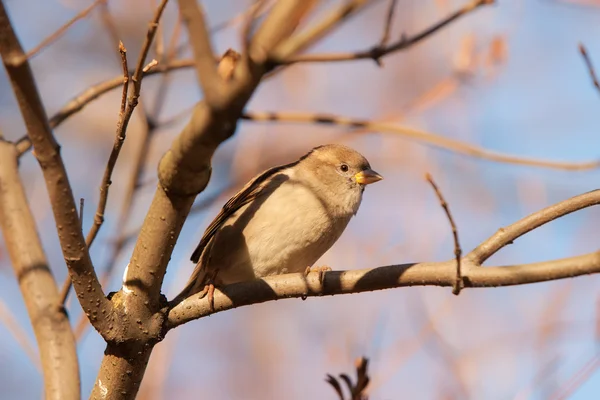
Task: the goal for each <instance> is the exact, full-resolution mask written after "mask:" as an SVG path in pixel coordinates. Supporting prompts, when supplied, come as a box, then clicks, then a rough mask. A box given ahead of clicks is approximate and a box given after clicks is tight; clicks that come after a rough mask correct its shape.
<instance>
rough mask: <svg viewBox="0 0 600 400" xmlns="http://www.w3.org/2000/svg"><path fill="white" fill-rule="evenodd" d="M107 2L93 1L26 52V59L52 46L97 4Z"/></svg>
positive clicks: (104, 0)
mask: <svg viewBox="0 0 600 400" xmlns="http://www.w3.org/2000/svg"><path fill="white" fill-rule="evenodd" d="M107 1H108V0H95V1H94V2H93V3H92V4H90V6H89V7H88V8H86V9H84V10H82V11H81V12H79V13H78V14H77V15H75V16H74V17H73V18H71V19H70V20H69V21H67V22H66V23H65V24H64V25H63V26H61V27H60V28H58V29H57V30H56V32H54V33H52V34H51V35H50V36H48V37H47V38H45V39H44V40H42V42H41V43H40V44H38V45H37V46H36V47H34V48H33V49H31V50H30V51H29V52H27V54H26V57H27V58H28V59H31V58H33V57H35V56H36V55H37V54H38V53H39V52H40V51H41V50H43V49H44V48H46V47H48V46H49V45H50V44H52V42H54V41H56V40H58V39H59V38H60V37H61V36H62V35H64V33H65V32H66V31H67V30H68V29H69V28H70V27H71V26H72V25H73V24H74V23H75V22H77V21H79V20H80V19H83V18H85V17H87V16H88V14H89V13H90V12H92V10H93V9H94V8H96V6H97V5H99V4H106V2H107Z"/></svg>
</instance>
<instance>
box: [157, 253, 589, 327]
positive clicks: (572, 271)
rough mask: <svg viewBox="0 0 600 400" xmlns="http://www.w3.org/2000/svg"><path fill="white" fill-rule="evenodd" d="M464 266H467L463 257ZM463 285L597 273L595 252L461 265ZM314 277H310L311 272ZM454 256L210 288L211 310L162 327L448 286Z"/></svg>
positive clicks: (188, 305) (192, 311)
mask: <svg viewBox="0 0 600 400" xmlns="http://www.w3.org/2000/svg"><path fill="white" fill-rule="evenodd" d="M463 264H465V265H464V266H465V267H466V266H473V264H472V263H471V264H470V265H467V262H466V260H465V259H464V258H463ZM465 269H466V270H467V272H465V273H464V274H463V279H464V281H465V286H464V287H465V288H476V287H498V286H514V285H524V284H528V283H536V282H546V281H551V280H558V279H564V278H571V277H575V276H581V275H588V274H595V273H600V252H595V253H590V254H585V255H581V256H577V257H571V258H565V259H561V260H553V261H545V262H539V263H531V264H522V265H509V266H501V267H485V268H465ZM313 275H314V276H313ZM455 282H456V260H450V261H446V262H437V263H418V264H400V265H388V266H384V267H377V268H373V269H362V270H352V271H331V272H327V273H326V274H325V276H324V280H323V283H322V284H321V283H320V282H319V276H318V274H311V275H309V276H308V277H307V276H305V275H304V274H286V275H276V276H269V277H266V278H263V279H257V280H252V281H248V282H243V283H236V284H232V285H228V286H225V287H223V288H220V289H215V298H214V311H211V309H210V305H209V304H208V300H207V298H206V297H204V298H202V299H200V298H198V296H191V297H190V298H188V299H186V300H184V301H183V302H181V303H179V304H178V305H177V306H176V307H174V308H173V309H171V310H170V311H169V314H168V320H167V322H166V326H165V330H167V331H168V330H170V329H173V328H175V327H177V326H179V325H182V324H185V323H186V322H189V321H192V320H195V319H199V318H204V317H206V316H209V315H211V314H214V313H217V312H222V311H226V310H230V309H232V308H238V307H242V306H248V305H252V304H259V303H264V302H267V301H274V300H281V299H288V298H304V297H320V296H332V295H339V294H350V293H362V292H372V291H375V290H383V289H393V288H399V287H405V286H441V287H452V286H453V285H454V284H455Z"/></svg>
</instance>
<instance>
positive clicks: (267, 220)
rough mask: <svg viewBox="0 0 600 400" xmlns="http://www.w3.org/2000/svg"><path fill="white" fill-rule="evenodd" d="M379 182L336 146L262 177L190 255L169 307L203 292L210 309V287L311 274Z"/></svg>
mask: <svg viewBox="0 0 600 400" xmlns="http://www.w3.org/2000/svg"><path fill="white" fill-rule="evenodd" d="M381 179H383V178H382V177H381V175H379V174H378V173H377V172H375V171H373V170H372V169H371V166H370V164H369V162H368V161H367V159H366V158H365V157H363V156H362V155H361V154H360V153H358V152H357V151H355V150H353V149H351V148H349V147H346V146H343V145H339V144H327V145H323V146H319V147H315V148H314V149H312V150H311V151H310V152H308V153H307V154H306V155H304V156H302V157H301V158H300V159H299V160H297V161H294V162H292V163H290V164H286V165H281V166H278V167H273V168H271V169H268V170H266V171H264V172H263V173H261V174H260V175H258V176H256V177H255V178H254V179H252V180H251V181H250V182H248V183H247V184H246V186H244V188H242V190H240V191H239V192H238V193H237V194H236V195H235V196H233V197H232V198H231V199H229V201H228V202H227V203H226V204H225V205H224V206H223V208H222V209H221V211H220V212H219V214H218V215H217V216H216V218H215V219H214V220H213V221H212V223H211V224H210V225H209V226H208V228H207V229H206V231H205V232H204V235H203V236H202V239H201V240H200V243H199V244H198V246H197V247H196V250H194V252H193V253H192V256H191V261H192V262H194V263H196V268H195V269H194V272H193V273H192V276H191V277H190V279H189V281H188V283H187V284H186V286H185V288H184V289H183V290H182V291H181V293H180V294H179V295H177V296H176V297H175V299H174V300H173V302H174V303H178V302H180V301H182V300H184V299H185V298H187V297H189V296H191V295H193V294H196V293H198V292H202V294H201V296H202V297H203V296H205V295H206V294H208V295H209V301H210V303H211V305H212V301H213V298H212V296H213V292H214V288H215V286H216V287H219V286H223V285H228V284H231V283H236V282H243V281H249V280H252V279H256V278H262V277H265V276H269V275H278V274H286V273H293V272H307V273H308V272H309V271H310V267H311V266H312V265H313V264H314V263H315V262H316V261H317V260H318V259H319V258H320V257H321V256H322V255H323V254H324V253H325V252H326V251H327V250H329V248H330V247H331V246H332V245H333V244H334V243H335V242H336V241H337V240H338V239H339V237H340V236H341V235H342V233H343V232H344V229H346V226H347V225H348V222H350V219H351V218H352V217H353V216H354V215H356V213H357V212H358V208H359V206H360V203H361V200H362V196H363V192H364V190H365V186H366V185H369V184H371V183H374V182H377V181H379V180H381ZM307 267H308V269H307Z"/></svg>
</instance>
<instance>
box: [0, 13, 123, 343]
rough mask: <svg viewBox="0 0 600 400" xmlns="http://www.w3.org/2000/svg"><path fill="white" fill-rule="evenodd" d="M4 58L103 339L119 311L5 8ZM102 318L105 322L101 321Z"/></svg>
mask: <svg viewBox="0 0 600 400" xmlns="http://www.w3.org/2000/svg"><path fill="white" fill-rule="evenodd" d="M0 55H1V56H2V60H3V62H4V67H5V68H6V71H7V73H8V76H9V79H10V82H11V85H12V87H13V91H14V93H15V97H16V99H17V102H18V103H19V108H20V110H21V114H22V116H23V120H24V122H25V126H26V128H27V132H28V134H29V138H30V139H31V142H32V143H33V147H34V149H35V156H36V158H37V160H38V162H39V164H40V167H41V169H42V172H43V174H44V179H45V181H46V187H47V189H48V194H49V197H50V202H51V204H52V211H53V213H54V219H55V221H56V226H57V230H58V238H59V240H60V244H61V248H62V252H63V255H64V258H65V262H66V264H67V267H68V269H69V274H70V275H71V279H72V280H73V282H74V286H75V291H76V293H77V296H78V297H79V301H80V303H81V307H82V308H83V310H84V312H85V314H86V315H87V316H88V318H90V322H91V323H92V325H93V326H94V328H96V330H98V332H100V333H101V334H102V335H108V334H109V333H110V329H111V328H112V324H113V322H114V321H113V317H114V315H113V314H112V311H113V308H112V305H111V304H110V302H109V301H108V300H107V299H106V297H105V296H104V293H103V292H102V287H101V286H100V282H99V281H98V277H97V276H96V272H95V271H94V266H93V265H92V260H91V259H90V255H89V252H88V249H87V246H86V244H85V240H84V238H83V233H82V232H81V223H80V221H79V216H78V215H77V207H76V205H75V200H74V198H73V192H72V190H71V185H70V184H69V178H68V176H67V171H66V169H65V166H64V164H63V161H62V158H61V156H60V146H59V145H58V143H57V142H56V140H55V138H54V135H53V134H52V131H51V130H50V126H49V125H48V119H47V117H46V112H45V111H44V106H43V105H42V101H41V99H40V96H39V93H38V91H37V87H36V84H35V79H34V77H33V74H32V73H31V69H30V67H29V63H28V62H27V58H26V57H25V54H24V53H23V49H22V47H21V44H20V43H19V41H18V39H17V37H16V35H15V33H14V31H13V28H12V25H11V23H10V20H9V18H8V15H7V13H6V10H5V8H4V4H3V3H1V2H0ZM100 315H101V316H102V317H101V318H98V317H99V316H100Z"/></svg>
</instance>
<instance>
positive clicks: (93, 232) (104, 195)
mask: <svg viewBox="0 0 600 400" xmlns="http://www.w3.org/2000/svg"><path fill="white" fill-rule="evenodd" d="M119 54H120V55H121V66H122V68H123V91H122V93H121V107H120V109H119V120H118V122H117V131H116V136H115V142H114V144H113V148H112V151H111V153H110V156H109V157H108V162H107V165H106V168H105V170H104V176H103V177H102V183H101V184H100V199H99V201H98V207H97V208H96V214H95V215H94V223H93V224H92V227H91V228H90V231H89V232H88V234H87V236H86V238H85V243H86V245H87V246H88V248H90V247H92V244H93V243H94V239H96V236H97V235H98V232H99V231H100V227H102V224H103V223H104V212H105V211H106V205H107V204H108V190H109V188H110V185H111V183H112V180H111V177H112V173H113V170H114V168H115V165H116V163H117V159H118V157H119V154H120V152H121V147H123V142H124V141H125V137H126V131H125V130H126V126H125V124H124V120H125V113H126V111H127V92H128V90H129V68H128V67H127V49H126V48H125V46H124V45H123V43H122V42H119ZM132 111H133V110H132ZM70 289H71V280H70V279H67V280H66V281H65V283H64V284H63V288H62V291H61V299H62V304H65V302H66V301H67V298H68V297H69V291H70Z"/></svg>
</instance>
